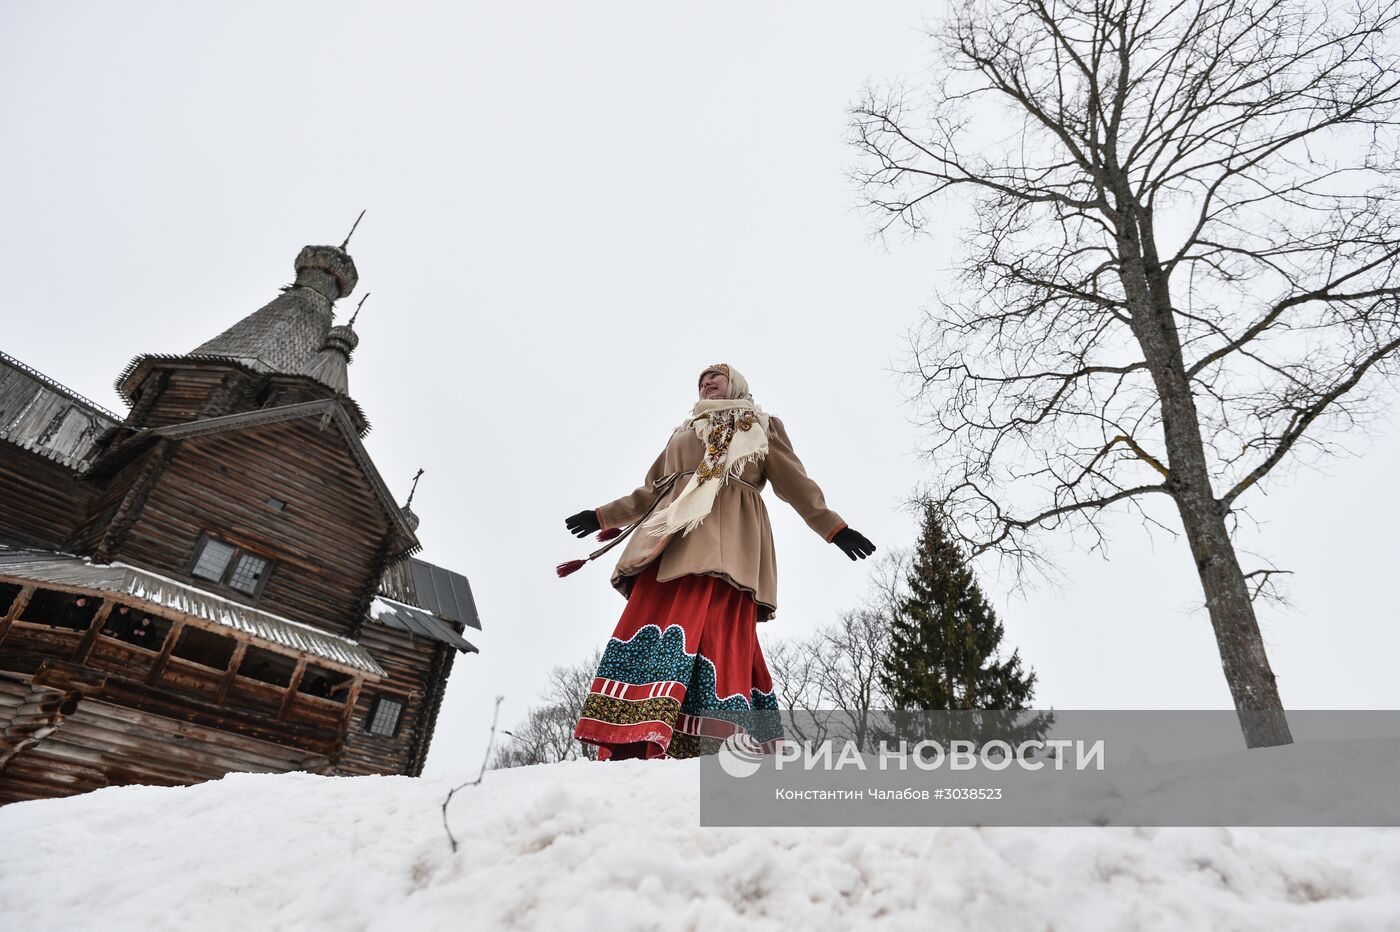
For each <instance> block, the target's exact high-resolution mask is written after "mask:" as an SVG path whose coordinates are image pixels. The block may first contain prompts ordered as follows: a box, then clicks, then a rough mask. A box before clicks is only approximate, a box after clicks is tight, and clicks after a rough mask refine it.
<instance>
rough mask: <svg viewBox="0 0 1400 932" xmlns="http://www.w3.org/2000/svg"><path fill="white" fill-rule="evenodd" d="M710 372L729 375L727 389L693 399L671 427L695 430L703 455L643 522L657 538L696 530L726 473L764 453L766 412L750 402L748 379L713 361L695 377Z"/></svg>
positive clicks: (737, 470) (734, 473) (736, 471)
mask: <svg viewBox="0 0 1400 932" xmlns="http://www.w3.org/2000/svg"><path fill="white" fill-rule="evenodd" d="M711 372H720V373H723V374H724V375H725V376H727V377H728V379H729V391H728V392H726V393H725V397H724V398H711V399H707V398H702V399H700V400H699V401H697V402H696V403H695V407H693V408H691V410H690V416H689V417H687V418H686V419H685V420H684V421H683V422H681V425H680V427H678V428H676V429H677V430H687V429H690V430H694V431H695V435H696V436H697V437H699V438H700V442H701V443H703V444H704V445H705V454H704V456H703V457H702V459H701V460H700V464H699V465H698V466H696V467H695V472H693V473H691V475H690V481H689V482H687V483H686V486H685V488H684V489H682V490H681V494H680V495H678V496H676V498H675V500H674V501H672V502H671V504H670V505H668V506H667V507H665V508H663V509H661V510H660V511H658V512H657V513H656V514H654V515H652V516H651V517H650V518H648V519H647V521H646V523H645V524H643V525H642V526H643V527H644V528H646V529H647V530H648V531H649V532H650V533H651V534H653V535H655V536H657V537H665V536H667V535H669V534H674V533H676V532H677V531H679V532H680V533H681V535H682V536H684V535H686V534H689V533H690V532H691V531H693V530H695V529H696V528H697V527H699V526H700V525H701V524H702V523H703V522H704V520H705V518H706V517H708V516H709V514H710V509H712V508H713V507H714V504H715V496H717V495H718V494H719V490H720V489H721V488H722V487H723V486H724V484H725V483H726V482H727V481H729V477H730V476H734V477H735V478H737V477H738V476H739V474H740V473H742V472H743V471H744V467H745V466H747V465H748V464H749V463H754V462H757V461H759V460H761V459H763V457H764V456H766V455H767V454H768V415H767V414H765V413H764V412H763V410H762V409H761V408H759V407H758V405H756V404H754V400H753V395H752V394H750V393H749V382H748V379H746V378H744V376H743V374H742V373H740V372H739V371H738V370H737V369H735V368H734V367H733V366H730V365H727V364H725V363H717V364H715V365H713V366H708V367H706V368H705V369H704V370H703V371H702V372H701V373H700V381H704V378H705V376H707V375H709V374H710V373H711Z"/></svg>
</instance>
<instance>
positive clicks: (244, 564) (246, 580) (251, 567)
mask: <svg viewBox="0 0 1400 932" xmlns="http://www.w3.org/2000/svg"><path fill="white" fill-rule="evenodd" d="M266 572H267V561H266V560H264V559H263V558H262V557H255V556H253V555H252V554H251V553H244V554H239V556H238V563H237V565H236V566H234V568H233V575H231V576H229V578H228V584H229V585H230V586H232V587H233V588H235V589H237V590H238V591H239V592H246V593H247V594H248V595H255V594H256V593H257V591H258V583H259V582H261V581H262V578H263V574H264V573H266Z"/></svg>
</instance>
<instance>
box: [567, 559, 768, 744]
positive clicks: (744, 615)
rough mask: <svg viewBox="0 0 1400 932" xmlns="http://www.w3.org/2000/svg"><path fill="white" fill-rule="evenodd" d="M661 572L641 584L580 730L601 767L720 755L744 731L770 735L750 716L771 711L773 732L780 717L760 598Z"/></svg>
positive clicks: (607, 653)
mask: <svg viewBox="0 0 1400 932" xmlns="http://www.w3.org/2000/svg"><path fill="white" fill-rule="evenodd" d="M656 571H657V565H656V563H655V562H653V563H652V564H651V565H650V566H648V567H647V568H646V569H645V570H643V571H642V573H641V574H640V575H639V576H638V577H637V579H636V582H635V583H634V584H633V586H632V593H631V595H630V596H629V597H628V599H627V607H626V608H625V609H623V612H622V618H621V619H620V620H619V621H618V623H617V628H616V629H615V630H614V631H613V636H612V638H611V639H610V640H609V641H608V646H607V648H606V649H605V650H604V651H603V659H602V661H601V662H600V663H599V665H598V672H597V675H596V676H595V677H594V678H593V684H592V686H591V687H590V688H589V691H588V697H587V698H586V699H585V700H584V703H583V713H582V715H581V716H580V717H579V721H578V726H577V728H575V730H574V737H575V738H577V739H578V740H580V741H585V742H588V743H589V744H595V745H597V746H598V758H599V759H600V760H608V759H614V760H622V759H625V758H629V757H644V758H655V757H694V756H696V755H697V754H704V753H713V751H714V750H715V749H716V748H717V747H718V745H719V743H720V742H721V741H723V740H724V739H725V738H727V737H728V736H729V735H732V734H734V733H735V732H736V731H745V730H747V731H757V732H763V731H765V729H764V728H758V729H755V728H753V727H752V725H750V726H749V727H748V728H745V726H744V724H743V722H745V718H744V716H745V715H749V714H751V713H753V712H755V711H759V712H764V713H765V714H766V717H765V721H767V722H769V723H770V725H769V728H768V729H767V730H771V728H772V725H771V723H772V721H773V719H775V718H776V713H777V708H778V703H777V700H776V697H775V696H774V693H773V678H772V677H771V676H769V674H768V665H767V664H766V663H765V662H764V660H763V651H762V649H761V648H760V647H759V644H758V631H757V628H758V605H757V603H755V602H754V600H753V597H752V596H750V595H749V594H748V593H747V592H743V591H741V590H739V589H736V588H735V587H734V586H731V585H730V584H729V583H727V582H725V581H724V580H723V579H720V578H719V577H717V576H681V577H680V578H678V579H673V580H671V581H669V582H664V583H663V582H657V581H656ZM736 723H738V724H736ZM760 740H766V737H765V738H761V739H760Z"/></svg>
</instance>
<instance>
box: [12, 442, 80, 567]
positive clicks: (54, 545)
mask: <svg viewBox="0 0 1400 932" xmlns="http://www.w3.org/2000/svg"><path fill="white" fill-rule="evenodd" d="M91 495H92V489H91V487H90V486H88V485H85V484H84V483H82V482H80V481H79V480H78V478H77V474H76V473H74V472H73V471H72V470H71V469H69V468H68V467H66V466H63V465H62V464H60V463H56V462H54V461H53V460H50V459H46V458H44V457H42V456H39V455H37V454H34V453H31V452H29V451H28V450H23V449H20V448H19V447H17V446H14V445H13V444H9V443H5V442H4V441H0V541H5V542H9V543H11V544H17V545H20V546H28V547H38V548H41V549H47V550H57V549H62V547H63V545H64V543H65V542H66V541H67V540H68V538H69V536H70V535H71V534H72V533H73V530H74V528H76V527H77V525H78V522H79V521H81V520H82V518H83V514H84V513H85V512H86V510H87V507H88V501H89V499H90V498H91Z"/></svg>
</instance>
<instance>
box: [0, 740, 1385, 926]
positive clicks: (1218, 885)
mask: <svg viewBox="0 0 1400 932" xmlns="http://www.w3.org/2000/svg"><path fill="white" fill-rule="evenodd" d="M456 782H460V778H459V779H457V780H452V779H447V778H441V779H410V778H406V777H355V778H333V777H318V776H310V775H306V774H283V775H252V774H237V775H231V776H228V777H226V778H224V779H222V780H219V781H217V782H214V783H206V784H203V785H200V786H194V787H182V788H154V787H117V788H111V789H106V790H100V791H98V792H95V793H91V794H88V795H86V796H80V797H74V798H71V799H60V800H41V801H37V802H29V803H19V804H16V805H12V806H9V807H6V808H4V809H0V928H3V929H6V930H31V929H63V930H81V929H102V930H124V929H140V930H164V929H180V930H187V929H195V928H197V929H200V930H202V932H222V930H230V932H232V930H247V929H258V930H264V929H334V930H340V929H345V930H384V932H401V930H404V929H414V930H436V929H451V930H462V929H491V930H497V929H517V928H518V929H547V930H550V932H562V930H571V929H607V930H609V932H615V930H630V929H638V930H640V929H697V930H698V929H704V930H712V929H744V930H770V929H771V930H778V929H782V930H793V929H801V930H809V929H938V930H940V932H951V930H959V929H1018V930H1033V929H1043V930H1051V929H1057V930H1067V929H1074V930H1084V929H1090V930H1093V929H1103V930H1108V929H1113V930H1122V929H1143V930H1164V932H1165V930H1171V932H1177V930H1181V929H1235V930H1248V929H1260V930H1266V929H1267V930H1279V929H1307V930H1322V929H1339V930H1340V929H1366V930H1372V929H1400V884H1397V883H1396V878H1397V877H1400V830H1395V829H1360V828H1353V829H1248V830H1246V829H1124V828H1083V829H1076V828H1070V829H1065V828H1061V829H1025V828H999V829H971V828H949V829H894V830H891V829H738V828H734V829H729V828H725V829H719V828H709V829H702V828H700V827H699V825H698V814H697V810H698V801H697V791H698V785H699V773H698V765H697V763H696V762H695V761H651V762H641V761H625V762H620V763H608V764H594V763H589V762H573V763H564V764H556V765H551V766H541V767H528V768H522V769H519V770H510V771H496V772H492V773H488V774H487V775H486V780H485V781H484V782H483V783H482V784H481V785H479V786H476V787H471V788H468V789H466V790H463V791H462V792H461V793H459V794H458V795H457V797H456V798H455V799H454V800H453V803H452V808H451V810H450V817H451V821H452V825H453V828H454V831H455V833H456V835H457V837H458V839H459V841H460V842H461V848H460V850H459V851H458V852H457V853H456V854H452V853H451V851H450V850H449V847H448V843H447V839H446V836H445V835H444V833H443V829H442V825H441V816H440V810H439V806H440V804H441V802H442V799H443V797H444V795H445V794H446V792H447V790H448V788H449V787H450V786H452V785H453V784H454V783H456Z"/></svg>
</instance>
